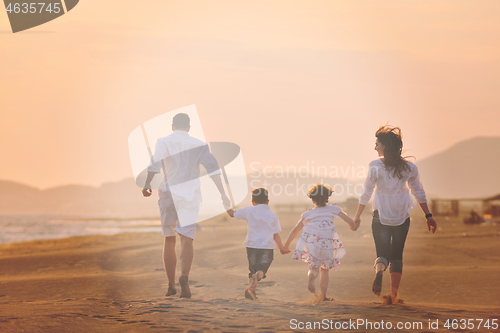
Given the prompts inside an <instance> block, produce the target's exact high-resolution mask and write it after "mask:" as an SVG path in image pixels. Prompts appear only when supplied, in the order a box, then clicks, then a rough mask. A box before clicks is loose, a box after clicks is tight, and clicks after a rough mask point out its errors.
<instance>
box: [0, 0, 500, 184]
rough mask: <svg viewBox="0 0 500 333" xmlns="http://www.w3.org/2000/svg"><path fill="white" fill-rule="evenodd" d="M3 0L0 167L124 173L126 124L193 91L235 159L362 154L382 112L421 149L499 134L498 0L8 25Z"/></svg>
mask: <svg viewBox="0 0 500 333" xmlns="http://www.w3.org/2000/svg"><path fill="white" fill-rule="evenodd" d="M138 3H139V4H138ZM142 3H143V4H142ZM1 8H2V12H0V50H1V51H0V110H1V112H2V121H1V122H0V133H1V134H0V135H1V140H0V151H1V156H2V157H1V163H0V179H4V180H14V181H19V182H22V183H25V184H29V185H33V186H37V187H40V188H46V187H51V186H56V185H62V184H69V183H71V184H90V185H99V184H101V183H102V182H106V181H114V180H120V179H123V178H126V177H131V176H132V172H131V167H130V162H129V156H128V148H127V137H128V135H129V133H130V132H131V131H132V130H133V129H134V128H135V127H137V126H139V125H140V124H141V123H143V122H144V121H146V120H149V119H151V118H153V117H155V116H157V115H159V114H162V113H164V112H167V111H171V110H174V109H177V108H180V107H183V106H187V105H191V104H196V106H197V109H198V113H199V115H200V118H201V121H202V123H203V127H204V131H205V136H206V138H207V140H208V141H231V142H235V143H237V144H239V145H240V146H241V148H242V152H243V157H244V159H245V162H246V164H247V166H249V165H250V164H251V163H252V162H259V163H260V165H262V166H266V165H270V166H288V165H296V166H301V165H305V164H306V163H307V161H309V163H312V161H314V164H315V165H327V166H331V165H335V166H339V167H340V166H349V165H353V163H354V165H367V164H368V162H369V161H370V160H372V159H375V158H376V157H377V156H376V152H375V151H373V142H374V132H375V130H376V128H377V127H378V126H379V125H382V124H385V123H386V122H389V123H390V124H395V125H399V126H401V127H402V129H403V134H404V142H405V147H406V148H407V149H409V151H408V153H409V154H411V155H415V156H416V157H417V162H418V159H423V158H425V157H428V156H431V155H432V154H435V153H437V152H440V151H442V150H444V149H446V148H448V147H450V146H451V145H453V144H455V143H457V142H459V141H462V140H465V139H468V138H471V137H474V136H480V135H481V136H497V135H499V134H500V131H499V129H500V116H499V106H500V94H499V93H498V91H499V89H500V43H499V41H500V20H499V19H498V18H499V17H500V3H499V2H498V1H496V0H490V1H481V2H473V1H460V2H459V1H437V0H432V1H418V2H410V1H399V0H394V1H381V0H378V1H333V0H327V1H316V0H315V1H305V0H303V1H291V0H286V1H273V0H266V1H255V0H252V1H242V0H238V1H229V0H226V1H213V0H210V1H205V0H199V1H165V0H164V1H148V2H137V1H129V0H121V1H116V0H107V1H97V0H82V1H81V2H80V3H79V4H78V6H77V7H75V9H73V10H72V11H71V12H69V13H68V14H67V15H65V16H63V17H61V18H59V19H56V20H54V21H52V22H49V23H47V24H45V25H42V26H39V27H36V28H34V29H31V30H28V31H26V32H21V33H17V34H12V33H11V32H10V26H9V24H8V19H7V15H6V13H5V12H4V11H3V6H2V7H1ZM248 171H251V170H250V168H248Z"/></svg>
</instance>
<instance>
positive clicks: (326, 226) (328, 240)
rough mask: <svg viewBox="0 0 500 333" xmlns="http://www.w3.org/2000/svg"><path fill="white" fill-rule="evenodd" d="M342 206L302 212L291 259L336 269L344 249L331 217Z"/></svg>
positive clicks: (338, 211) (313, 266)
mask: <svg viewBox="0 0 500 333" xmlns="http://www.w3.org/2000/svg"><path fill="white" fill-rule="evenodd" d="M340 212H342V208H340V207H338V206H336V205H327V206H324V207H316V208H314V209H311V210H308V211H307V212H305V213H304V214H302V217H301V218H302V223H304V228H303V229H302V235H301V236H300V238H299V240H298V241H297V246H296V248H295V252H294V253H293V255H292V259H295V260H301V261H305V262H307V263H308V264H309V268H310V269H311V268H319V267H321V268H325V269H326V268H328V269H331V268H333V269H335V270H336V269H337V267H338V265H339V264H340V260H341V259H342V258H343V257H344V255H345V249H344V246H343V245H342V242H341V241H340V239H339V235H338V234H337V231H336V230H335V225H334V224H333V219H334V218H335V217H339V215H338V214H339V213H340Z"/></svg>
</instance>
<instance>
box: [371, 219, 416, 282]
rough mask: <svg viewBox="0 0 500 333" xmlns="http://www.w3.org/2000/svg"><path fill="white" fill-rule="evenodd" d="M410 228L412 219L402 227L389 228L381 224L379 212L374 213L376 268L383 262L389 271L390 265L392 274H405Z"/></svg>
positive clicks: (373, 230) (373, 228) (407, 220)
mask: <svg viewBox="0 0 500 333" xmlns="http://www.w3.org/2000/svg"><path fill="white" fill-rule="evenodd" d="M409 228H410V218H407V219H406V221H405V222H404V223H403V224H401V225H398V226H389V225H384V224H382V223H380V219H379V215H378V211H374V212H373V220H372V232H373V239H374V240H375V248H376V250H377V260H375V266H376V265H377V263H379V262H381V263H383V264H384V265H385V269H387V266H389V263H390V270H389V271H390V272H391V273H402V272H403V249H404V247H405V241H406V235H408V229H409Z"/></svg>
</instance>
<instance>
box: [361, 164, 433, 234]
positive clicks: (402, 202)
mask: <svg viewBox="0 0 500 333" xmlns="http://www.w3.org/2000/svg"><path fill="white" fill-rule="evenodd" d="M407 162H408V165H409V166H410V171H408V170H406V169H405V170H404V171H403V172H402V175H403V178H401V179H399V178H398V177H397V176H394V174H393V171H392V170H391V171H390V172H389V171H387V170H386V169H385V166H384V162H383V161H382V160H381V159H377V160H375V161H372V162H371V163H370V167H369V170H368V177H367V178H366V181H365V186H364V189H363V193H362V194H361V197H360V198H359V203H360V204H361V205H366V204H367V203H368V201H370V198H371V196H372V193H373V190H374V189H375V187H376V190H375V198H374V200H373V210H378V213H379V216H380V223H382V224H385V225H392V226H396V225H401V224H403V223H404V222H405V220H406V219H407V218H408V217H410V209H412V208H413V207H415V206H416V205H415V203H414V201H413V199H412V198H411V196H410V190H411V193H412V194H413V195H414V196H415V198H416V199H417V202H418V203H419V204H421V203H427V198H426V197H425V191H424V188H423V186H422V183H421V182H420V176H419V174H418V168H417V166H416V165H415V164H413V163H412V162H409V161H407Z"/></svg>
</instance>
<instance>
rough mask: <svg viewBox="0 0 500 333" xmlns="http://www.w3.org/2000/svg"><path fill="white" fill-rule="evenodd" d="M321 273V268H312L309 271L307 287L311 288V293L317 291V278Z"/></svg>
mask: <svg viewBox="0 0 500 333" xmlns="http://www.w3.org/2000/svg"><path fill="white" fill-rule="evenodd" d="M318 275H319V268H311V269H310V270H309V271H308V272H307V277H308V283H307V289H308V290H309V292H310V293H312V294H315V293H316V286H315V282H316V278H317V277H318Z"/></svg>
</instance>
